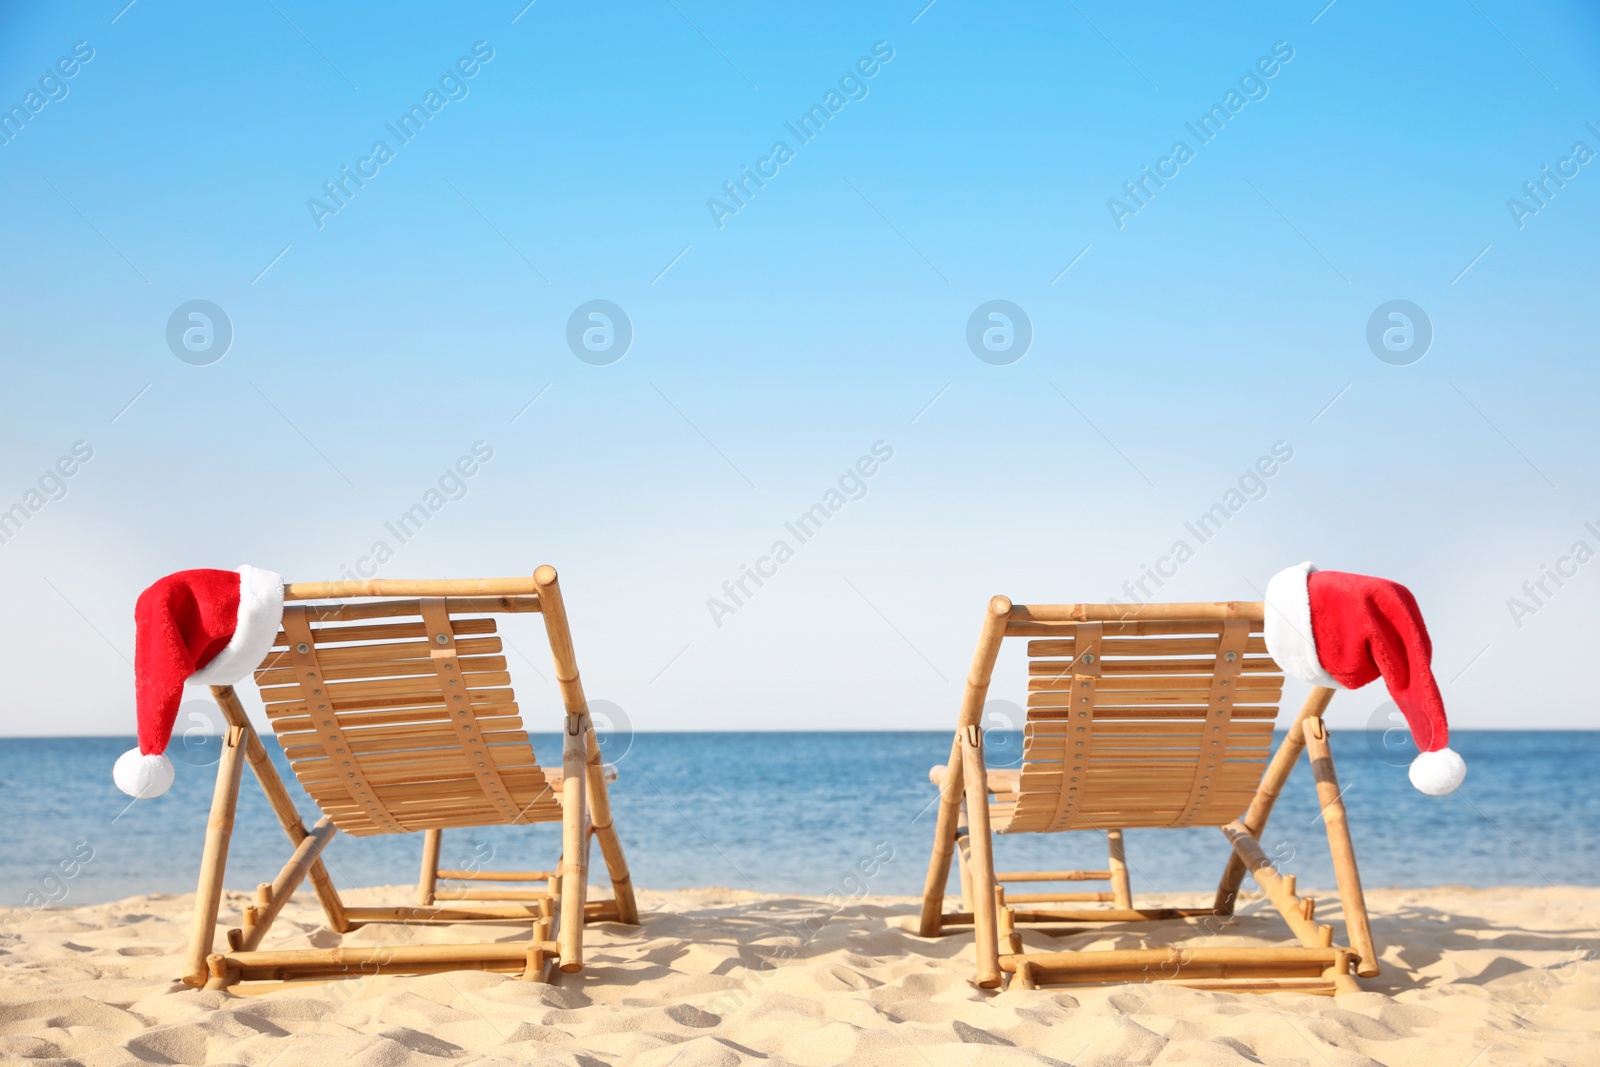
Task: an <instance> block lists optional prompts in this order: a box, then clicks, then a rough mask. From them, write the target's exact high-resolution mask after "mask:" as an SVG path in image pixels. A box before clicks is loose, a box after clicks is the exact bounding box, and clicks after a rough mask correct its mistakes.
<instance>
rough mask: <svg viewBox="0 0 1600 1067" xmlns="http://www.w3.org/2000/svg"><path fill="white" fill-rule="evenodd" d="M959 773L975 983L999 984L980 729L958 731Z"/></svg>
mask: <svg viewBox="0 0 1600 1067" xmlns="http://www.w3.org/2000/svg"><path fill="white" fill-rule="evenodd" d="M961 762H962V774H963V775H964V776H965V778H966V782H967V826H968V827H969V831H968V833H967V842H968V844H969V846H970V847H971V849H972V903H973V923H972V925H973V930H974V932H975V933H976V935H977V943H978V973H977V978H976V981H977V984H978V987H979V988H980V989H996V988H998V987H999V985H1000V931H999V926H998V923H997V920H996V914H995V890H996V889H998V888H999V887H998V886H997V885H996V883H995V880H994V853H993V845H994V842H993V839H992V838H991V837H990V836H989V792H988V790H987V789H985V788H984V782H985V780H986V778H985V775H984V773H983V728H982V727H980V726H968V727H966V728H965V729H964V730H962V732H961Z"/></svg>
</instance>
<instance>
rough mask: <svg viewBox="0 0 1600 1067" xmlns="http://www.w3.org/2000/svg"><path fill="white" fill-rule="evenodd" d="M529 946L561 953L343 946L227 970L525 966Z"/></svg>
mask: <svg viewBox="0 0 1600 1067" xmlns="http://www.w3.org/2000/svg"><path fill="white" fill-rule="evenodd" d="M530 946H533V947H538V948H541V949H543V950H544V951H546V952H552V953H553V952H558V951H560V947H561V946H560V945H559V944H558V943H557V942H554V941H488V942H483V943H480V944H472V945H345V946H341V947H339V948H295V949H281V950H276V951H270V952H238V953H228V954H226V955H225V956H223V957H222V959H223V961H224V963H225V964H226V965H227V966H228V967H229V968H230V969H232V968H237V969H239V970H240V971H242V972H244V974H245V975H246V980H249V974H250V972H252V971H256V972H260V971H285V972H294V971H330V970H331V971H341V970H357V971H359V970H362V969H366V971H367V973H369V974H377V973H382V972H384V971H389V972H396V971H403V970H404V969H405V968H406V966H407V965H408V964H427V963H511V964H518V965H526V963H527V958H528V954H527V950H528V948H529V947H530Z"/></svg>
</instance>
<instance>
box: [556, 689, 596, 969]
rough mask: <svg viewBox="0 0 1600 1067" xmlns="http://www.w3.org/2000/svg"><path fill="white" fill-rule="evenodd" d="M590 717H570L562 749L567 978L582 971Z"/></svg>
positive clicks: (564, 959) (563, 915)
mask: <svg viewBox="0 0 1600 1067" xmlns="http://www.w3.org/2000/svg"><path fill="white" fill-rule="evenodd" d="M587 726H588V716H587V715H584V714H579V715H568V716H567V730H566V734H565V736H564V738H563V742H562V749H561V763H562V766H563V767H564V768H565V770H566V777H565V778H564V779H563V780H562V782H561V797H562V801H561V831H562V832H561V882H562V885H561V926H560V941H561V969H562V970H563V971H566V972H567V973H568V974H574V973H576V972H578V971H581V970H583V904H584V891H585V889H586V888H587V884H586V883H587V881H588V873H589V872H588V871H587V870H586V869H585V867H584V858H585V857H586V856H587V855H588V850H587V849H586V848H585V847H584V845H585V841H584V837H585V831H586V830H587V826H586V825H585V823H586V820H587V816H588V808H587V805H586V803H585V797H584V793H585V792H587V790H586V789H585V788H584V787H585V785H586V784H587V782H586V781H585V775H584V760H585V757H586V756H587V753H586V752H585V751H584V748H585V745H584V731H585V728H586V727H587Z"/></svg>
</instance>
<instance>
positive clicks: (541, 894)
mask: <svg viewBox="0 0 1600 1067" xmlns="http://www.w3.org/2000/svg"><path fill="white" fill-rule="evenodd" d="M549 895H550V893H549V891H547V890H544V889H440V890H438V891H437V892H435V893H434V894H433V899H434V901H441V900H533V901H539V900H543V899H545V898H546V897H548V896H549Z"/></svg>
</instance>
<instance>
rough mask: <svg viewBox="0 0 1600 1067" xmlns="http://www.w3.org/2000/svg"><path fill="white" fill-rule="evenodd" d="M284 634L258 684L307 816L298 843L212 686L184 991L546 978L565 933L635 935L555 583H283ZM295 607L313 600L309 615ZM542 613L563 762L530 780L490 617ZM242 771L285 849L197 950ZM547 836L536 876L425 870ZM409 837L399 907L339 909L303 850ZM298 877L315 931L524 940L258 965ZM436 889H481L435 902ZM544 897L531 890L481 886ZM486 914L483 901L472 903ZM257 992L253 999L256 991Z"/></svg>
mask: <svg viewBox="0 0 1600 1067" xmlns="http://www.w3.org/2000/svg"><path fill="white" fill-rule="evenodd" d="M284 599H285V601H286V602H288V603H287V605H286V607H285V608H284V613H283V624H282V629H281V631H280V632H279V634H278V637H277V640H276V642H275V644H274V647H273V649H272V651H271V652H270V653H268V655H267V658H266V660H265V661H264V662H263V663H262V664H261V667H260V669H259V670H257V671H256V675H255V677H256V682H257V684H258V685H259V686H260V689H261V696H262V699H263V701H264V702H265V703H266V711H267V717H268V719H269V720H270V721H271V723H272V728H273V731H274V733H276V734H277V736H278V740H279V742H280V743H281V744H282V745H283V748H284V754H285V755H286V756H287V757H288V760H289V763H290V765H291V766H292V767H293V769H294V775H295V777H296V778H297V779H298V780H299V782H300V783H301V785H303V786H304V787H305V789H306V791H307V792H308V793H310V794H311V796H312V798H313V799H314V800H315V801H316V803H317V806H318V807H319V808H321V810H322V812H323V815H322V818H321V819H320V820H319V821H318V822H317V823H316V825H315V826H313V827H311V828H310V829H309V830H308V829H307V828H306V826H305V824H304V823H302V822H301V819H300V813H299V812H298V811H297V810H296V808H295V804H294V801H293V799H292V798H291V797H290V794H289V792H288V790H287V789H286V788H285V786H284V783H283V780H282V779H281V778H280V777H279V776H278V772H277V770H276V769H275V768H274V767H273V764H272V762H271V761H270V759H269V758H268V756H267V750H266V748H265V747H264V746H263V745H262V743H261V740H260V738H259V737H257V736H256V734H255V732H254V730H253V729H252V728H251V726H250V723H249V720H248V719H247V718H246V716H245V711H244V708H243V706H242V705H241V704H240V702H239V698H238V696H237V695H236V694H235V692H234V690H233V687H232V686H213V687H212V689H211V693H212V696H213V697H214V698H215V699H216V702H217V704H218V706H219V707H220V708H221V709H222V714H223V716H224V717H225V718H226V720H227V723H228V731H227V734H226V737H225V738H224V744H223V748H222V755H221V759H220V761H219V764H218V770H217V784H216V792H215V794H214V798H213V801H212V805H211V816H210V820H209V822H208V824H207V828H206V842H205V852H204V855H203V858H202V861H201V867H200V884H199V890H198V893H197V896H196V902H195V916H194V925H193V929H192V933H191V937H190V941H189V947H188V955H187V961H186V968H185V972H184V975H183V981H184V982H185V983H187V984H188V985H191V986H204V987H205V988H207V989H227V988H230V987H233V986H235V985H237V984H239V983H241V982H243V983H256V982H284V981H297V980H318V979H324V980H325V979H334V978H345V977H364V976H369V975H373V974H431V973H436V972H439V971H449V970H460V969H476V970H489V971H500V972H508V973H515V974H520V975H521V976H522V977H524V978H526V979H529V980H533V981H547V980H549V979H550V978H551V977H553V974H552V972H551V971H550V968H551V967H552V966H557V967H559V968H560V970H561V971H565V972H569V973H570V972H575V971H579V970H581V969H582V967H583V925H584V923H585V922H595V921H602V920H611V921H617V922H622V923H637V922H638V921H639V913H638V908H637V906H636V904H635V902H634V896H633V886H632V884H631V882H630V881H629V877H628V867H627V863H626V861H625V859H624V857H623V854H622V845H621V842H620V841H619V840H618V838H617V832H616V828H615V827H614V826H613V825H612V820H611V801H610V797H609V794H608V792H607V786H606V783H607V781H608V780H610V779H613V778H614V777H615V773H614V771H612V769H611V768H609V767H606V766H605V765H604V764H603V763H602V762H601V758H600V747H599V744H598V741H597V739H596V737H595V732H594V727H593V725H592V724H591V723H590V720H589V710H588V704H587V702H586V701H585V699H584V694H583V685H582V683H581V681H580V679H579V677H578V667H577V661H576V659H575V658H574V655H573V649H572V635H571V632H570V631H569V629H568V626H567V614H566V608H565V605H564V603H563V601H562V598H561V588H560V586H559V585H558V584H557V581H556V572H555V569H554V568H553V567H549V566H544V567H540V568H539V569H538V570H536V571H534V573H533V577H532V578H508V579H492V580H477V581H396V580H375V581H366V582H326V583H295V584H289V585H286V586H285V587H284ZM307 602H311V603H307ZM512 612H538V613H540V614H541V615H542V617H543V620H544V625H545V633H546V635H547V637H548V638H549V642H550V652H551V655H552V656H553V657H554V660H555V669H556V680H557V682H558V684H559V687H560V690H561V699H562V702H563V704H564V705H565V707H566V716H565V719H566V721H565V724H564V730H563V738H564V743H563V747H562V754H561V755H562V762H561V767H560V768H559V769H556V768H540V767H539V765H538V764H537V763H536V762H535V759H534V753H533V748H532V746H531V745H530V744H529V741H528V734H527V732H526V731H525V730H524V728H523V724H522V720H521V718H520V716H519V715H518V707H517V703H516V696H515V694H514V693H513V691H512V689H511V688H510V686H511V678H510V675H509V674H507V673H506V660H505V657H504V656H503V655H501V654H500V653H501V642H500V638H499V637H497V636H495V629H496V623H495V618H494V616H495V615H498V614H502V613H512ZM246 763H249V765H250V767H251V769H252V770H254V771H255V774H256V778H257V779H258V781H259V782H260V783H261V788H262V790H263V791H264V792H265V793H266V797H267V801H268V803H269V804H270V805H271V807H272V810H273V811H274V812H275V813H276V815H277V817H278V820H279V821H280V822H281V823H282V824H283V828H284V830H285V831H286V832H287V833H288V835H289V840H290V842H291V843H292V844H293V846H294V853H293V855H292V856H291V858H290V859H289V862H288V863H287V864H285V865H284V867H283V870H282V871H281V872H280V873H279V874H278V876H277V878H276V879H274V880H273V881H272V883H271V884H262V885H261V886H259V887H257V897H256V902H255V903H254V904H251V905H249V906H247V907H246V908H245V909H244V915H243V917H242V921H241V923H240V925H239V926H238V927H237V928H234V929H230V930H228V931H227V942H228V949H227V951H225V952H220V953H218V952H213V940H214V938H215V934H216V928H217V924H218V922H219V921H220V920H221V916H220V915H219V909H220V906H221V899H222V880H223V874H224V868H225V864H226V861H227V854H228V842H229V838H230V836H231V834H232V830H233V821H234V812H235V808H236V806H237V803H238V799H239V784H240V779H241V775H242V772H243V769H244V765H245V764H246ZM541 822H559V823H561V827H562V852H561V857H560V860H559V862H558V863H557V865H556V867H555V869H554V870H549V871H531V870H530V871H481V870H459V871H458V870H441V869H440V868H439V852H440V841H441V836H442V834H443V832H444V830H445V829H447V828H454V827H481V826H500V825H523V824H527V823H541ZM339 830H343V831H344V832H346V833H349V834H352V835H355V836H368V835H376V834H396V833H412V832H417V831H420V832H421V833H422V835H423V842H422V877H421V881H420V884H419V885H418V890H417V900H416V902H415V903H414V904H408V905H398V906H390V907H352V906H348V905H346V904H345V903H344V902H343V900H341V898H340V896H339V892H338V890H337V889H335V888H334V885H333V882H332V880H331V879H330V878H329V877H328V871H327V869H326V867H325V866H324V864H323V862H322V859H321V854H322V852H323V850H324V849H325V848H326V847H327V845H328V842H329V841H331V840H332V839H333V837H334V835H335V833H336V832H337V831H339ZM591 837H593V838H597V839H598V840H599V842H600V852H601V855H602V856H603V857H604V860H605V865H606V870H607V872H608V874H609V875H610V880H611V885H612V890H613V897H612V899H610V900H602V901H590V900H589V899H588V896H587V882H588V868H589V841H590V838H591ZM307 878H309V879H310V881H311V885H312V888H313V889H314V890H315V892H316V895H317V899H318V900H319V901H320V902H321V904H322V908H323V911H324V913H325V914H326V916H327V920H328V925H329V927H331V928H332V929H333V930H335V931H338V932H339V933H347V932H349V931H351V930H354V929H355V928H356V927H358V926H363V925H366V924H369V923H397V924H441V923H457V922H470V921H473V920H479V921H481V920H495V921H498V922H502V923H504V922H515V921H522V922H526V923H528V924H529V928H530V930H531V936H530V937H529V938H528V939H527V940H517V941H509V942H507V941H496V942H489V943H479V944H446V945H438V944H429V945H404V944H402V945H380V946H364V947H345V948H299V949H285V950H271V951H263V950H262V949H261V947H260V946H261V942H262V939H263V937H264V936H265V935H266V933H267V931H268V930H269V929H270V928H271V926H272V923H273V921H274V920H275V919H276V918H277V916H278V914H279V913H280V911H281V910H282V909H283V906H284V905H285V904H286V903H287V902H288V900H289V898H290V896H292V895H293V893H294V891H295V889H296V888H297V887H298V886H299V885H300V884H301V882H303V881H304V880H306V879H307ZM440 879H447V880H461V881H468V882H474V883H480V884H486V885H487V886H488V887H487V888H465V889H456V888H441V887H440V886H439V885H438V882H439V880H440ZM505 883H513V884H514V883H545V885H544V886H542V887H541V888H537V889H512V888H498V887H497V886H498V885H500V884H505ZM486 901H497V902H498V903H483V902H486ZM254 988H260V987H254Z"/></svg>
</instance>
